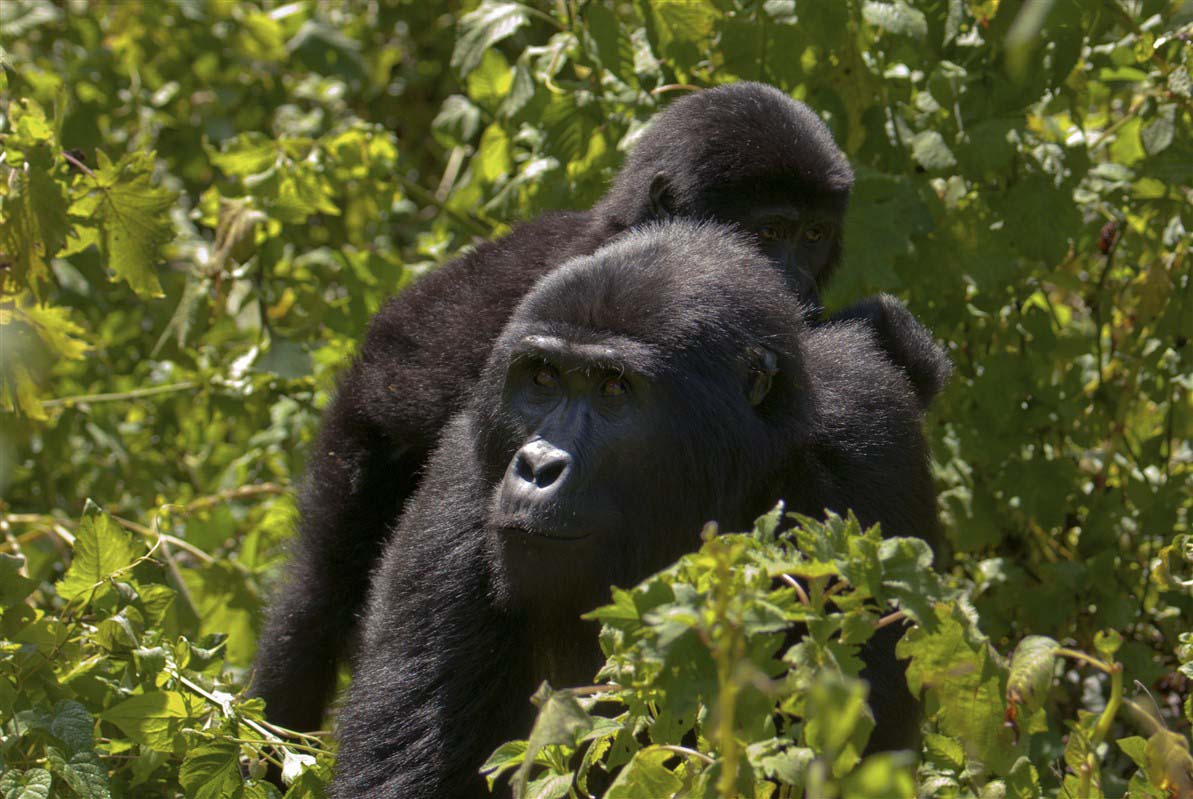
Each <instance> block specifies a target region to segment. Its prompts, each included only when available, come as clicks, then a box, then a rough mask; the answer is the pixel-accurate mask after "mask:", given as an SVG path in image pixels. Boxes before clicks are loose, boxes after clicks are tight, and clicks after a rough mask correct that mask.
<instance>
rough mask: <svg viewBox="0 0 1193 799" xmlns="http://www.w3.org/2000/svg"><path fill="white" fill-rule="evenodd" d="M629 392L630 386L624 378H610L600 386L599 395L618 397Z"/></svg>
mask: <svg viewBox="0 0 1193 799" xmlns="http://www.w3.org/2000/svg"><path fill="white" fill-rule="evenodd" d="M629 390H630V384H629V383H627V382H626V381H625V378H624V377H610V378H607V379H606V380H605V382H604V383H602V384H601V395H602V396H605V397H620V396H621V395H622V394H625V393H626V392H627V391H629Z"/></svg>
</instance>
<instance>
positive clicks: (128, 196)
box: [71, 151, 177, 297]
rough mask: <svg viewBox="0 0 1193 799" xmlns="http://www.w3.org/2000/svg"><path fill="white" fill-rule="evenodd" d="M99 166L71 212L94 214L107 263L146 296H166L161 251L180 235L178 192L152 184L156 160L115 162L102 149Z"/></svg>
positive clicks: (136, 158) (139, 156) (132, 158)
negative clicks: (174, 215)
mask: <svg viewBox="0 0 1193 799" xmlns="http://www.w3.org/2000/svg"><path fill="white" fill-rule="evenodd" d="M97 157H98V159H99V168H98V169H96V170H95V178H94V179H93V180H91V181H88V183H86V184H84V185H87V186H88V187H89V188H90V189H91V190H90V192H89V193H88V194H86V195H85V196H83V197H81V198H80V199H78V200H76V201H75V203H74V205H73V206H72V207H71V213H73V214H78V215H81V216H85V217H89V218H90V219H91V220H92V221H94V222H95V223H96V224H98V226H99V247H100V252H101V254H102V255H103V257H104V262H105V264H106V266H107V267H108V268H109V269H111V270H112V271H113V272H115V273H116V276H117V277H119V278H122V279H124V280H126V281H127V282H128V284H129V285H130V286H131V287H132V289H133V291H135V292H136V293H137V294H140V295H142V296H148V297H160V296H161V295H162V288H161V284H160V283H159V282H158V279H157V274H156V271H155V270H156V269H157V268H158V266H159V264H160V263H161V249H162V247H163V246H164V245H165V244H167V243H169V242H170V240H171V239H173V238H174V228H173V224H172V223H171V221H170V215H169V211H170V208H171V207H172V206H173V205H174V201H175V200H176V199H177V195H176V194H175V193H174V192H172V191H170V190H168V189H165V188H162V187H160V186H154V185H153V184H152V183H151V182H150V176H151V174H152V171H153V158H152V157H151V156H150V155H149V154H146V153H137V154H133V155H127V156H125V157H124V158H122V159H121V160H120V163H118V164H115V165H114V164H112V162H111V161H109V160H108V157H107V156H106V155H104V153H103V152H102V151H100V152H99V153H98V154H97Z"/></svg>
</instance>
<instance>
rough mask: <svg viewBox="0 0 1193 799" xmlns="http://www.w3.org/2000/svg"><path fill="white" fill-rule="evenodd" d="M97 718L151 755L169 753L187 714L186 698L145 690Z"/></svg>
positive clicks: (175, 693)
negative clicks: (116, 729) (143, 747)
mask: <svg viewBox="0 0 1193 799" xmlns="http://www.w3.org/2000/svg"><path fill="white" fill-rule="evenodd" d="M100 718H102V719H103V720H104V721H108V722H111V723H112V724H115V725H116V726H117V727H119V728H120V729H121V731H122V732H124V734H125V735H127V736H128V737H129V738H131V739H132V740H134V741H136V742H137V743H139V744H143V745H145V746H148V747H149V748H150V749H152V750H154V751H155V752H171V751H173V749H174V736H176V735H177V734H178V733H179V732H180V731H181V730H182V727H183V725H184V722H186V721H187V720H188V719H190V718H191V713H190V711H189V709H188V707H187V702H186V697H185V696H183V695H182V694H180V693H178V692H177V691H148V692H146V693H143V694H137V695H135V696H133V697H130V698H129V699H126V700H124V701H123V702H120V703H119V704H117V705H114V706H112V707H110V708H108V709H107V710H105V711H104V712H103V713H102V714H100Z"/></svg>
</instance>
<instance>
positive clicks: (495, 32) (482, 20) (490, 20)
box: [451, 0, 530, 76]
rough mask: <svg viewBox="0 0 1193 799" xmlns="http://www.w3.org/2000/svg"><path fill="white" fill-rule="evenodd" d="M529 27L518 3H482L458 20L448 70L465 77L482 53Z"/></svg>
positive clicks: (488, 1)
mask: <svg viewBox="0 0 1193 799" xmlns="http://www.w3.org/2000/svg"><path fill="white" fill-rule="evenodd" d="M529 23H530V13H529V11H528V10H527V8H526V7H525V6H523V5H522V4H521V3H508V2H494V1H493V0H485V2H483V3H481V4H480V7H479V8H477V9H476V10H475V11H471V12H469V13H467V14H465V15H464V16H463V18H462V19H461V20H460V33H459V35H458V37H457V39H456V47H455V49H454V50H453V51H452V59H451V66H452V69H455V70H456V71H457V72H459V73H460V75H462V76H463V75H467V74H468V73H469V72H471V71H472V70H474V69H476V67H477V66H478V65H479V64H480V62H481V59H482V58H483V57H484V54H485V50H487V49H488V48H490V47H492V46H493V45H495V44H497V42H500V41H502V40H503V39H507V38H509V37H510V36H512V35H513V34H514V33H515V32H516V31H517V30H518V29H519V28H521V27H523V26H524V25H527V24H529Z"/></svg>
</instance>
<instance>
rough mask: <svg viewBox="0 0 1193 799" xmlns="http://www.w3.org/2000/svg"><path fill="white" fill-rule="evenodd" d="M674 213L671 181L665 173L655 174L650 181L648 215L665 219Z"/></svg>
mask: <svg viewBox="0 0 1193 799" xmlns="http://www.w3.org/2000/svg"><path fill="white" fill-rule="evenodd" d="M674 213H675V198H674V197H672V196H671V181H670V180H669V179H668V178H667V173H666V172H656V173H655V176H654V177H653V178H651V179H650V215H651V217H652V218H654V219H667V218H668V217H670V216H672V215H673V214H674Z"/></svg>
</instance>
